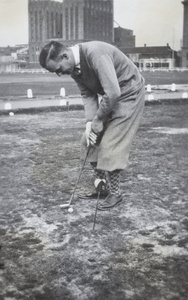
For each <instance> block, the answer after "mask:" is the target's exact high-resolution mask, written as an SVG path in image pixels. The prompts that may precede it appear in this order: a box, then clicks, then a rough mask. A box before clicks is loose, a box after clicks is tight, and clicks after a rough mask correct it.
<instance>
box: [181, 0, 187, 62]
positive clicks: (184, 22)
mask: <svg viewBox="0 0 188 300" xmlns="http://www.w3.org/2000/svg"><path fill="white" fill-rule="evenodd" d="M182 3H183V5H184V18H183V45H182V67H183V68H188V0H184V1H183V2H182Z"/></svg>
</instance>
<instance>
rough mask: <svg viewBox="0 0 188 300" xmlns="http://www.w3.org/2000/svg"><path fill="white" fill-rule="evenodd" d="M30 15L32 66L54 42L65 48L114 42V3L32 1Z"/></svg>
mask: <svg viewBox="0 0 188 300" xmlns="http://www.w3.org/2000/svg"><path fill="white" fill-rule="evenodd" d="M28 15H29V61H30V63H37V62H38V56H39V53H40V50H41V48H42V47H43V46H44V45H45V44H46V43H47V42H49V41H50V40H52V39H53V40H58V41H60V42H62V43H64V44H66V45H73V44H75V43H78V42H83V41H90V40H100V41H105V42H109V43H113V41H114V28H113V15H114V9H113V0H64V1H63V2H57V1H53V0H29V2H28Z"/></svg>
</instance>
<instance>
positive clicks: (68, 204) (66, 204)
mask: <svg viewBox="0 0 188 300" xmlns="http://www.w3.org/2000/svg"><path fill="white" fill-rule="evenodd" d="M60 207H61V208H69V207H70V203H65V204H61V205H60Z"/></svg>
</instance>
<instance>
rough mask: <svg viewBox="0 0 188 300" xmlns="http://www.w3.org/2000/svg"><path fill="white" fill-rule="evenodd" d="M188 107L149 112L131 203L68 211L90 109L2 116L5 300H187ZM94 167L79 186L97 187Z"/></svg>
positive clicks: (127, 199)
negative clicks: (95, 219)
mask: <svg viewBox="0 0 188 300" xmlns="http://www.w3.org/2000/svg"><path fill="white" fill-rule="evenodd" d="M187 116H188V104H179V105H178V104H176V105H164V104H162V105H151V106H146V108H145V112H144V117H143V119H142V124H141V126H140V129H139V132H138V135H137V138H136V140H135V142H134V145H133V148H132V152H131V157H130V166H129V168H128V169H127V170H125V171H124V172H123V174H122V177H121V184H122V190H123V193H124V202H123V203H122V204H121V205H120V206H118V207H117V208H114V209H111V210H110V211H104V212H100V211H99V212H98V214H97V222H96V226H95V230H93V219H94V213H95V206H96V199H94V200H90V201H86V200H78V199H77V198H76V199H75V201H74V203H73V206H72V207H73V212H72V213H69V212H68V210H67V209H64V210H63V209H62V208H61V207H60V205H61V204H63V203H65V202H66V201H67V200H69V199H70V195H71V193H72V191H73V188H74V184H75V181H76V178H77V176H78V173H79V170H80V169H79V168H80V162H79V155H80V153H79V142H80V137H81V134H82V131H83V130H84V126H85V125H84V113H83V111H69V112H50V113H40V114H35V115H29V114H28V115H24V114H22V115H21V114H20V115H19V114H15V115H14V116H13V117H10V116H9V115H7V116H1V118H0V122H1V126H0V199H1V200H0V245H1V250H0V275H1V277H0V300H26V299H27V300H77V299H78V300H88V299H89V300H123V299H131V300H163V299H168V300H179V299H181V300H187V299H188V210H187V208H188V117H187ZM92 182H93V174H92V171H91V169H90V167H89V165H88V164H87V166H86V168H85V171H84V173H83V176H82V179H81V182H80V188H79V190H80V189H83V188H86V189H87V190H89V188H90V187H92V184H93V183H92Z"/></svg>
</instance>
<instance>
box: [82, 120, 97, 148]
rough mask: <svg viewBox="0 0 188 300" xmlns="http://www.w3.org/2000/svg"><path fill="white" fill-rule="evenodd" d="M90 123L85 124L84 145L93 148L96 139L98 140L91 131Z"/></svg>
mask: <svg viewBox="0 0 188 300" xmlns="http://www.w3.org/2000/svg"><path fill="white" fill-rule="evenodd" d="M91 124H92V122H87V123H86V131H85V135H86V143H87V147H89V145H92V146H94V145H95V144H96V143H97V139H98V135H97V134H96V133H95V132H93V131H92V129H91V127H92V125H91Z"/></svg>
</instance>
